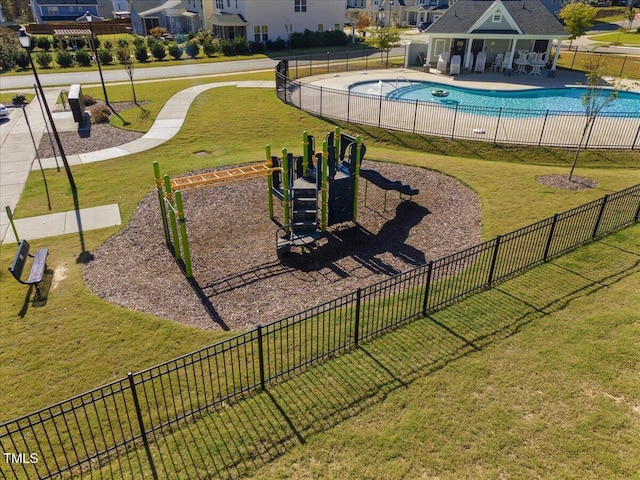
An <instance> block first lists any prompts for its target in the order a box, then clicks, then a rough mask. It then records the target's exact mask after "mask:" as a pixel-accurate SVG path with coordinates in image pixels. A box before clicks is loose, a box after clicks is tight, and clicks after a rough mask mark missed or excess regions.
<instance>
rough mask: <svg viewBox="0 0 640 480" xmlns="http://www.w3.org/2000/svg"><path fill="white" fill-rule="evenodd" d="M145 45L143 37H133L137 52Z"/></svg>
mask: <svg viewBox="0 0 640 480" xmlns="http://www.w3.org/2000/svg"><path fill="white" fill-rule="evenodd" d="M144 45H145V43H144V38H142V37H133V46H134V47H136V50H137V49H138V48H140V47H143V46H144Z"/></svg>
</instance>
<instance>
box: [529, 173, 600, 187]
mask: <svg viewBox="0 0 640 480" xmlns="http://www.w3.org/2000/svg"><path fill="white" fill-rule="evenodd" d="M536 181H537V182H538V183H540V184H542V185H544V186H546V187H551V188H560V189H562V190H587V189H589V188H595V187H597V186H598V182H596V181H595V180H592V179H590V178H586V177H578V176H576V175H574V176H573V177H572V178H571V180H569V176H568V175H540V176H539V177H536Z"/></svg>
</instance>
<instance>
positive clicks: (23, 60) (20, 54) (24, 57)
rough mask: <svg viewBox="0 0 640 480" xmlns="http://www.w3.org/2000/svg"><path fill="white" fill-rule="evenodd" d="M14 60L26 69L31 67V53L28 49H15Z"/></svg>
mask: <svg viewBox="0 0 640 480" xmlns="http://www.w3.org/2000/svg"><path fill="white" fill-rule="evenodd" d="M13 61H14V62H15V64H16V65H17V66H18V67H20V68H21V69H23V70H24V69H25V68H28V67H29V54H28V53H27V51H26V50H23V49H20V50H14V51H13Z"/></svg>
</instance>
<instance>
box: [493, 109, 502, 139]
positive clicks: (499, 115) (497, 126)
mask: <svg viewBox="0 0 640 480" xmlns="http://www.w3.org/2000/svg"><path fill="white" fill-rule="evenodd" d="M500 118H502V107H500V110H499V111H498V121H497V122H496V133H495V135H494V136H493V144H494V145H495V143H496V140H497V139H498V128H500Z"/></svg>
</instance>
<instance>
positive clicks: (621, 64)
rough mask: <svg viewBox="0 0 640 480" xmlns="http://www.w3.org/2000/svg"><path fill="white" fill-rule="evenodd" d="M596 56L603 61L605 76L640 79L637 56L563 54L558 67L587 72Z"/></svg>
mask: <svg viewBox="0 0 640 480" xmlns="http://www.w3.org/2000/svg"><path fill="white" fill-rule="evenodd" d="M594 55H595V56H596V57H598V58H599V59H600V60H601V66H602V70H603V74H604V75H605V76H612V77H622V78H633V79H640V57H637V56H630V55H607V54H598V53H596V54H592V53H582V52H579V53H577V52H574V51H570V52H562V53H561V54H560V58H559V59H558V66H559V67H563V68H568V69H573V70H580V71H585V72H586V71H587V70H588V69H589V65H590V64H591V63H592V62H591V59H592V57H593V56H594Z"/></svg>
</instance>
